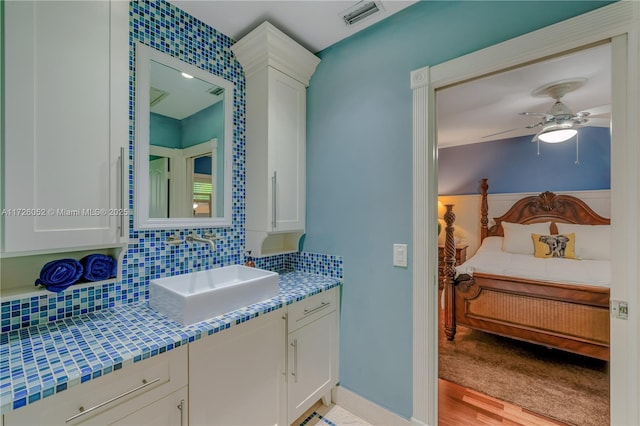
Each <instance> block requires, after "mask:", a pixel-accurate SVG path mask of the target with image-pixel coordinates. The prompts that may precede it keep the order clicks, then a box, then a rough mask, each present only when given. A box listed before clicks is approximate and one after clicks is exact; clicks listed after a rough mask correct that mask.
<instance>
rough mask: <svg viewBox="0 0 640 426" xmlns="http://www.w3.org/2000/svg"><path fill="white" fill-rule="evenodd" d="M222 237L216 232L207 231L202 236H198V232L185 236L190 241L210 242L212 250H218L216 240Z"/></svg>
mask: <svg viewBox="0 0 640 426" xmlns="http://www.w3.org/2000/svg"><path fill="white" fill-rule="evenodd" d="M219 239H220V237H216V235H215V234H210V233H205V234H204V235H203V236H202V237H198V236H197V235H196V234H194V233H191V234H189V235H187V236H186V237H185V240H186V241H187V242H189V243H205V244H209V247H211V250H212V251H216V244H215V241H216V240H219Z"/></svg>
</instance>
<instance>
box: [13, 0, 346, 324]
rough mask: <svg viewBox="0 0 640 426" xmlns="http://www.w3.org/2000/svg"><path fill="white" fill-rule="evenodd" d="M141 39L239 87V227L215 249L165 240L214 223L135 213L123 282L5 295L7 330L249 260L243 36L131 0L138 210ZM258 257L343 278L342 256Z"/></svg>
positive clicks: (142, 296)
mask: <svg viewBox="0 0 640 426" xmlns="http://www.w3.org/2000/svg"><path fill="white" fill-rule="evenodd" d="M136 42H142V43H144V44H146V45H148V46H151V47H153V48H155V49H158V50H160V51H162V52H165V53H167V54H169V55H172V56H175V57H178V58H179V59H181V60H182V61H185V62H188V63H190V64H192V65H195V66H197V67H199V68H201V69H204V70H206V71H208V72H210V73H212V74H215V75H217V76H220V77H222V78H225V79H227V80H228V81H231V82H232V83H233V84H234V86H235V90H234V93H233V105H234V107H233V111H234V112H233V114H234V116H233V123H234V131H233V182H232V184H233V197H232V202H233V213H232V214H233V218H232V219H233V222H232V226H231V227H228V228H217V229H215V232H216V234H217V235H218V236H220V237H221V238H222V239H221V241H218V242H217V243H216V251H215V252H212V251H211V250H210V249H209V247H207V246H205V245H202V244H198V245H188V244H186V243H183V244H181V245H180V246H178V247H174V246H169V245H167V244H166V243H165V241H166V239H167V237H168V236H170V235H173V234H176V233H178V234H179V235H180V236H181V237H182V238H184V237H185V236H186V235H187V234H189V233H190V232H192V231H195V232H197V233H198V234H202V233H204V232H211V231H214V229H213V228H207V229H195V230H193V229H189V230H186V229H172V230H161V231H136V230H134V229H133V216H130V218H129V225H130V226H129V227H130V229H131V231H130V234H129V237H130V238H129V244H128V246H127V247H126V248H125V253H124V256H123V259H122V279H121V280H118V281H116V282H108V283H104V284H98V285H90V284H83V285H79V286H72V287H70V288H69V289H68V290H66V291H64V292H62V293H46V294H39V295H37V296H33V297H29V296H26V297H14V298H3V300H2V304H1V331H2V332H7V331H12V330H18V329H22V328H26V327H30V326H33V325H39V324H45V323H47V322H50V321H55V320H60V319H63V318H70V317H74V316H77V315H80V314H86V313H91V312H96V311H99V310H102V309H106V308H111V307H116V306H119V305H122V304H127V303H134V302H140V301H144V300H147V299H148V293H149V290H148V289H149V280H151V279H154V278H160V277H165V276H170V275H177V274H184V273H188V272H191V271H200V270H204V269H210V268H213V267H219V266H226V265H234V264H242V263H244V261H245V256H244V246H245V229H244V226H245V212H244V210H245V203H244V194H245V169H244V167H245V118H244V117H245V79H244V71H243V70H242V67H241V66H240V64H239V63H238V62H237V61H236V59H235V56H234V55H233V52H232V51H231V49H230V48H231V46H232V45H233V43H234V42H235V41H234V40H233V39H231V38H229V37H227V36H226V35H224V34H222V33H219V32H218V31H216V30H215V29H213V28H211V27H209V26H208V25H206V24H204V23H202V22H201V21H199V20H197V19H195V18H194V17H192V16H190V15H188V14H186V13H185V12H183V11H182V10H180V9H178V8H176V7H175V6H173V5H171V4H169V3H167V2H166V1H135V2H130V6H129V81H130V84H129V120H130V121H129V160H130V161H129V182H130V183H129V209H130V211H132V212H133V214H135V211H134V210H133V207H134V206H133V187H134V185H133V179H134V176H133V165H134V161H135V159H134V156H133V153H134V135H135V116H134V114H135V96H134V94H135V68H134V63H135V44H136ZM255 261H256V266H257V267H259V268H264V269H269V270H273V271H278V272H282V271H291V270H300V271H303V272H309V273H314V274H321V275H326V276H331V277H333V278H339V279H342V258H341V257H339V256H329V255H322V254H311V253H289V254H282V255H275V256H269V257H263V258H258V259H255ZM34 273H37V271H35V272H34Z"/></svg>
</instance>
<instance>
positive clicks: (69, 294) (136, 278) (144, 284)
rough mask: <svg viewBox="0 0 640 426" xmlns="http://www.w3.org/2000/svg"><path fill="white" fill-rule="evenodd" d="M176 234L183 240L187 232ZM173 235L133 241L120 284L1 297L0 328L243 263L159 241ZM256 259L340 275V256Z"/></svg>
mask: <svg viewBox="0 0 640 426" xmlns="http://www.w3.org/2000/svg"><path fill="white" fill-rule="evenodd" d="M220 231H221V230H218V234H219V235H221V236H224V235H225V234H224V233H223V232H220ZM178 233H179V234H180V235H181V236H182V237H183V238H184V236H186V233H187V232H186V231H183V232H182V233H180V232H178ZM172 234H173V233H172V232H171V231H163V232H155V235H156V236H155V237H154V238H153V239H151V238H149V239H141V240H140V241H139V242H138V243H137V244H134V245H130V247H131V246H134V248H133V249H134V250H136V253H135V254H136V257H129V258H127V256H125V257H124V259H123V268H128V269H127V270H128V271H129V273H128V274H127V275H126V276H125V278H124V279H123V280H122V282H116V281H115V280H111V281H110V282H105V283H103V284H97V285H91V284H81V285H78V287H75V286H72V287H70V288H69V289H68V290H65V291H63V292H61V293H51V292H46V293H43V294H38V295H33V296H27V297H20V296H18V297H16V298H6V299H3V300H2V303H1V304H0V307H1V313H0V315H1V324H2V329H1V331H2V332H3V333H4V332H8V331H15V330H20V329H22V328H27V327H31V326H36V325H40V324H46V323H48V322H52V321H58V320H62V319H68V318H72V317H75V316H78V315H82V314H87V313H92V312H97V311H100V310H101V309H106V308H113V307H114V306H118V305H123V304H127V303H135V302H139V301H145V300H148V299H149V280H151V279H155V278H162V277H167V276H172V275H178V274H182V273H186V272H189V271H202V270H205V269H211V268H213V267H219V266H227V265H237V264H243V263H244V261H245V259H244V258H242V259H240V258H239V257H238V256H237V255H226V256H225V255H223V256H219V255H218V256H216V255H215V254H212V253H211V251H210V250H209V248H208V247H205V246H202V245H197V246H188V245H187V244H186V243H183V244H182V245H181V246H178V247H174V246H169V245H167V244H165V242H164V241H165V239H166V237H167V236H169V235H172ZM223 238H224V237H223ZM221 244H225V243H224V242H223V243H221ZM130 250H131V249H130ZM216 254H219V253H216ZM255 262H256V266H257V267H258V268H262V269H266V270H270V271H275V272H279V273H284V272H290V271H300V272H306V273H310V274H315V275H323V276H326V277H331V278H337V279H340V280H341V279H342V278H343V270H342V267H343V264H342V256H333V255H326V254H318V253H306V252H303V253H286V254H278V255H274V256H267V257H261V258H256V259H255ZM166 265H169V266H166Z"/></svg>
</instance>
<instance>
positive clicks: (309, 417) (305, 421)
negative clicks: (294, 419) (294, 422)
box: [300, 411, 336, 426]
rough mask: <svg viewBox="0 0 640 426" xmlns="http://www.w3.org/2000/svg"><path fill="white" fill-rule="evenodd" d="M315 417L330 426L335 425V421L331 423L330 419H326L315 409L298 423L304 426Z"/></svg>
mask: <svg viewBox="0 0 640 426" xmlns="http://www.w3.org/2000/svg"><path fill="white" fill-rule="evenodd" d="M316 417H317V418H318V420H320V421H321V422H322V423H325V424H328V425H330V426H336V424H335V423H333V422H332V421H331V420H329V419H327V418H326V417H324V416H322V415H321V414H318V413H317V412H316V411H314V412H313V413H311V414H309V416H308V417H307V418H306V419H304V420H303V422H302V423H300V426H306V425H307V424H308V423H309V422H310V421H311V420H313V419H314V418H316Z"/></svg>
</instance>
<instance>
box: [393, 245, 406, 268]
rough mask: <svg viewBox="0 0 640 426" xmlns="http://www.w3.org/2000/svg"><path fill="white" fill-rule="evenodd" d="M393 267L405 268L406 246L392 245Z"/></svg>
mask: <svg viewBox="0 0 640 426" xmlns="http://www.w3.org/2000/svg"><path fill="white" fill-rule="evenodd" d="M393 266H403V267H405V268H406V267H407V245H406V244H394V245H393Z"/></svg>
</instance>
